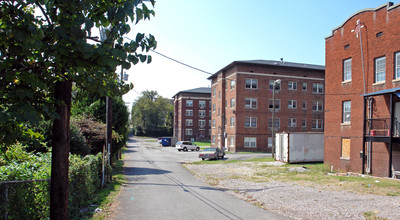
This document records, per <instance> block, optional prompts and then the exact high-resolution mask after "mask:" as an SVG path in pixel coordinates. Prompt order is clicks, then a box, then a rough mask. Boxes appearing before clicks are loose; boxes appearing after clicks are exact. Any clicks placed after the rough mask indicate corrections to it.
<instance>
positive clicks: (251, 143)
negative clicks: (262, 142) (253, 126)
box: [244, 137, 257, 148]
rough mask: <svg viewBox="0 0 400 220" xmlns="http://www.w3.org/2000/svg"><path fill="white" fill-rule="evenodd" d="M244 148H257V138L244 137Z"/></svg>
mask: <svg viewBox="0 0 400 220" xmlns="http://www.w3.org/2000/svg"><path fill="white" fill-rule="evenodd" d="M244 147H246V148H257V138H256V137H244Z"/></svg>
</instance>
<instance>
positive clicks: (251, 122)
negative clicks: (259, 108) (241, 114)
mask: <svg viewBox="0 0 400 220" xmlns="http://www.w3.org/2000/svg"><path fill="white" fill-rule="evenodd" d="M244 127H245V128H256V127H257V118H256V117H247V118H244Z"/></svg>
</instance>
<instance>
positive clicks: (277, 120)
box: [268, 118, 281, 128]
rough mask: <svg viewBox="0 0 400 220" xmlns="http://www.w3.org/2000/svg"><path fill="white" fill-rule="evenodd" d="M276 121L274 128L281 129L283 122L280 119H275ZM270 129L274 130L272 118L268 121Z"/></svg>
mask: <svg viewBox="0 0 400 220" xmlns="http://www.w3.org/2000/svg"><path fill="white" fill-rule="evenodd" d="M274 121H275V124H274V128H280V127H281V120H280V119H279V118H274ZM268 127H269V128H272V118H269V119H268Z"/></svg>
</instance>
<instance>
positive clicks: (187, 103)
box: [173, 87, 211, 141]
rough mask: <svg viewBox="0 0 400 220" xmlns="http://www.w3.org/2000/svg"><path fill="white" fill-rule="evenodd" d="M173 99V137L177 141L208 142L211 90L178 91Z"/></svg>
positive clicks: (203, 88)
mask: <svg viewBox="0 0 400 220" xmlns="http://www.w3.org/2000/svg"><path fill="white" fill-rule="evenodd" d="M173 98H174V137H177V138H178V141H194V140H195V141H209V140H210V123H211V115H210V114H211V112H210V106H211V89H210V88H207V87H201V88H196V89H191V90H185V91H180V92H178V93H177V94H176V95H174V96H173Z"/></svg>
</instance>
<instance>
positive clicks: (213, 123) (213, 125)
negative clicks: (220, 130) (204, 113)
mask: <svg viewBox="0 0 400 220" xmlns="http://www.w3.org/2000/svg"><path fill="white" fill-rule="evenodd" d="M212 127H213V128H215V119H213V120H212Z"/></svg>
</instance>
